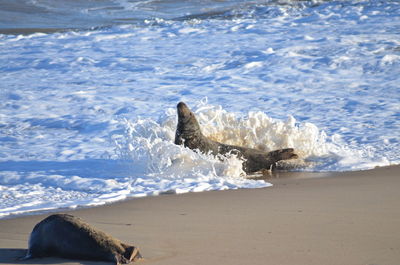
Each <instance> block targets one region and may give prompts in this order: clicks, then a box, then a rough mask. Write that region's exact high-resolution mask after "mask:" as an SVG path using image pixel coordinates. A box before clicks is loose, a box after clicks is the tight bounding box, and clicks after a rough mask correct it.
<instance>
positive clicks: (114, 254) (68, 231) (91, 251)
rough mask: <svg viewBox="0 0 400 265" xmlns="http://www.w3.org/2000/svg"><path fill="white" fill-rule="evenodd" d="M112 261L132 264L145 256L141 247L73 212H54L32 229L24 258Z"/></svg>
mask: <svg viewBox="0 0 400 265" xmlns="http://www.w3.org/2000/svg"><path fill="white" fill-rule="evenodd" d="M50 256H55V257H61V258H70V259H85V260H99V261H100V260H101V261H112V262H115V264H117V265H119V264H128V263H131V262H133V261H136V260H139V259H141V258H142V256H141V255H140V253H139V251H138V249H137V248H136V247H134V246H129V245H126V244H124V243H122V242H121V241H119V240H117V239H115V238H113V237H111V236H110V235H107V234H106V233H104V232H102V231H99V230H97V229H95V228H93V227H91V226H90V225H89V224H87V223H85V222H83V221H82V220H81V219H79V218H77V217H74V216H72V215H69V214H54V215H50V216H49V217H47V218H45V219H44V220H42V221H41V222H39V223H38V224H37V225H36V226H35V227H34V228H33V230H32V233H31V235H30V238H29V248H28V252H27V254H26V256H25V257H24V258H22V260H26V259H31V258H41V257H50Z"/></svg>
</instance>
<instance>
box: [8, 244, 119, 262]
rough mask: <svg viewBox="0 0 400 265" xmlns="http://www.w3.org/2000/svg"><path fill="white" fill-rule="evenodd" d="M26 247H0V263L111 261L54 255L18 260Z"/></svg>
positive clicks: (23, 254) (22, 255) (24, 252)
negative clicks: (66, 257)
mask: <svg viewBox="0 0 400 265" xmlns="http://www.w3.org/2000/svg"><path fill="white" fill-rule="evenodd" d="M26 251H27V249H24V248H0V264H64V265H67V264H82V265H110V264H112V262H102V261H88V260H69V259H62V258H56V257H50V258H37V259H36V258H35V259H29V260H19V258H21V257H24V256H25V254H26Z"/></svg>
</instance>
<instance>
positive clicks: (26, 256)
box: [17, 250, 34, 261]
mask: <svg viewBox="0 0 400 265" xmlns="http://www.w3.org/2000/svg"><path fill="white" fill-rule="evenodd" d="M33 258H34V256H32V254H31V253H30V251H29V250H28V252H27V253H26V255H25V256H24V257H19V258H18V259H17V260H18V261H24V260H29V259H33Z"/></svg>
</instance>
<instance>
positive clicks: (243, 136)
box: [0, 0, 400, 217]
mask: <svg viewBox="0 0 400 265" xmlns="http://www.w3.org/2000/svg"><path fill="white" fill-rule="evenodd" d="M0 14H1V16H0V17H1V19H0V30H1V32H3V33H6V34H3V35H0V73H1V74H0V98H1V102H0V106H1V107H0V205H2V207H0V217H5V216H10V215H13V214H21V213H28V212H34V211H43V210H52V209H57V208H62V207H78V206H88V205H98V204H103V203H106V202H112V201H116V200H121V199H125V198H127V197H135V196H148V195H157V194H160V193H163V192H176V193H180V192H189V191H204V190H220V189H234V188H243V187H249V188H254V187H265V186H269V185H270V184H268V183H266V182H264V181H256V180H249V179H246V178H245V177H244V175H243V172H242V170H241V163H242V162H241V161H240V160H238V159H236V158H235V157H231V158H227V159H226V160H224V161H220V160H219V159H215V158H214V157H211V156H206V155H201V154H197V153H195V152H193V151H191V150H187V149H185V148H182V147H180V146H176V145H174V144H173V137H174V131H175V126H176V111H175V106H176V104H177V103H178V102H179V101H185V102H186V103H188V105H189V106H190V107H191V108H192V109H193V110H194V111H195V112H196V114H197V115H198V118H199V121H200V123H201V125H202V127H203V132H204V133H205V134H206V135H208V136H209V137H211V138H213V139H216V140H219V141H223V142H227V143H230V144H239V145H245V146H249V147H254V148H259V149H264V150H273V149H277V148H284V147H293V148H295V149H296V150H297V152H298V153H299V155H300V159H299V160H297V161H293V162H292V163H291V164H288V165H287V167H288V169H290V170H306V171H347V170H363V169H369V168H373V167H375V166H385V165H394V164H399V162H400V152H399V151H398V150H399V148H400V93H399V92H400V85H399V84H400V82H399V76H400V67H399V66H400V31H399V29H400V3H399V2H397V1H355V0H353V1H252V2H247V1H246V2H242V1H180V2H173V1H127V0H125V1H123V0H115V1H106V0H103V1H73V2H71V1H65V2H63V1H57V2H53V1H36V0H30V1H28V0H21V1H5V4H4V5H2V6H1V7H0ZM27 14H29V16H27ZM13 16H14V17H15V16H17V17H18V16H19V18H20V19H17V20H16V21H18V23H17V24H15V23H12V20H11V18H12V17H13ZM21 32H29V33H30V34H25V35H19V33H21Z"/></svg>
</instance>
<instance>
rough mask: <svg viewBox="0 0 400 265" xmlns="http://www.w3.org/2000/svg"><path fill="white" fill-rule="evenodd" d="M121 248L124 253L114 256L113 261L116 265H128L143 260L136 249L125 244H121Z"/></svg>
mask: <svg viewBox="0 0 400 265" xmlns="http://www.w3.org/2000/svg"><path fill="white" fill-rule="evenodd" d="M122 246H123V247H124V248H125V252H124V253H123V254H120V253H116V254H115V255H114V261H115V264H116V265H121V264H129V263H131V262H135V261H138V260H141V259H143V257H142V255H140V253H139V250H138V248H137V247H134V246H129V245H125V244H122Z"/></svg>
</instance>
